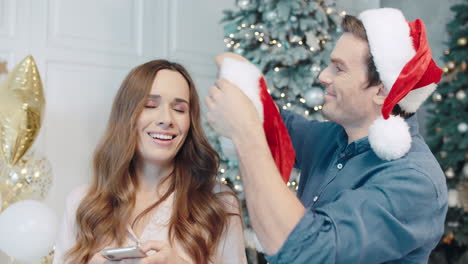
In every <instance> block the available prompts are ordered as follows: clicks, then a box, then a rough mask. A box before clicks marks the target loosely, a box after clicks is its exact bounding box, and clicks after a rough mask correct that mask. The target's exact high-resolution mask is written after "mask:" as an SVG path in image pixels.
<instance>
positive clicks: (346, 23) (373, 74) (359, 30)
mask: <svg viewBox="0 0 468 264" xmlns="http://www.w3.org/2000/svg"><path fill="white" fill-rule="evenodd" d="M341 27H342V29H343V32H347V33H351V34H353V35H354V36H355V37H357V38H360V39H362V40H365V41H366V42H367V43H369V40H368V39H367V34H366V28H365V27H364V25H363V24H362V21H361V20H359V19H358V18H357V17H355V16H351V15H346V16H345V17H344V18H343V21H342V22H341ZM367 80H368V87H370V86H374V85H377V84H380V83H381V82H382V81H381V80H380V76H379V72H378V71H377V67H376V66H375V63H374V58H373V56H372V54H371V52H370V49H369V55H368V57H367ZM392 114H393V115H400V116H401V117H404V118H408V117H410V116H412V115H413V113H406V112H405V111H403V110H402V109H401V107H400V106H399V105H398V104H396V105H395V106H394V107H393V109H392Z"/></svg>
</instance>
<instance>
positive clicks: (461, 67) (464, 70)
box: [460, 61, 466, 72]
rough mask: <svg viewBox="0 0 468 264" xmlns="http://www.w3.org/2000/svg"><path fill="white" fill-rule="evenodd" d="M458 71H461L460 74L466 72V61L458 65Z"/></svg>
mask: <svg viewBox="0 0 468 264" xmlns="http://www.w3.org/2000/svg"><path fill="white" fill-rule="evenodd" d="M460 69H461V70H462V72H466V61H462V63H461V64H460Z"/></svg>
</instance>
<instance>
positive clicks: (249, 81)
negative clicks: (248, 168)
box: [219, 58, 295, 182]
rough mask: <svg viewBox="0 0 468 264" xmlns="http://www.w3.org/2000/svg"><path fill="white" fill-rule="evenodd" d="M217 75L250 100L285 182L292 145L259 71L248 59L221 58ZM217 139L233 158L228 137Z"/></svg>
mask: <svg viewBox="0 0 468 264" xmlns="http://www.w3.org/2000/svg"><path fill="white" fill-rule="evenodd" d="M219 77H220V78H224V79H226V80H228V81H230V82H231V83H233V84H235V85H236V86H237V87H239V88H240V89H241V90H242V91H243V92H244V93H245V94H246V95H247V97H249V99H250V100H251V101H252V103H253V104H254V106H255V108H256V109H257V112H258V115H259V118H260V120H261V121H262V122H263V130H264V132H265V136H266V139H267V142H268V146H269V148H270V151H271V154H272V156H273V159H274V160H275V164H276V166H277V168H278V170H279V171H280V173H281V176H282V178H283V180H284V181H285V182H288V180H289V176H290V174H291V170H292V168H293V166H294V160H295V153H294V148H293V146H292V142H291V139H290V137H289V134H288V131H287V129H286V126H285V125H284V123H283V120H282V119H281V116H280V114H279V112H278V110H277V108H276V105H275V103H274V102H273V99H272V98H271V96H270V94H269V93H268V90H267V84H266V82H265V79H264V77H263V76H262V73H261V72H260V70H259V69H258V68H257V67H255V66H254V65H253V64H251V63H249V62H244V61H240V60H237V59H233V58H224V60H223V62H222V64H221V68H220V71H219ZM239 111H242V109H239ZM220 141H221V148H222V150H223V153H224V154H225V155H226V156H228V157H231V158H235V157H236V156H237V155H236V150H235V147H234V145H233V143H232V141H231V140H229V139H227V138H225V137H221V139H220Z"/></svg>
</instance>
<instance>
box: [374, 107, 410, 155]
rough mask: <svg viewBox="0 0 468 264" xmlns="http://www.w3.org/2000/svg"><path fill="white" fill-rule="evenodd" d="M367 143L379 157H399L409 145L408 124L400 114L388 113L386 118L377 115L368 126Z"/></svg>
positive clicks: (406, 151) (406, 150)
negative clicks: (388, 115)
mask: <svg viewBox="0 0 468 264" xmlns="http://www.w3.org/2000/svg"><path fill="white" fill-rule="evenodd" d="M369 143H370V145H371V148H372V150H373V151H374V152H375V154H376V155H377V156H378V157H379V158H381V159H383V160H395V159H399V158H401V157H403V156H404V155H405V154H406V153H408V151H409V149H410V147H411V135H410V132H409V126H408V124H407V123H406V122H405V120H404V119H403V118H402V117H400V116H393V115H390V117H389V118H388V119H387V120H385V119H383V117H379V118H378V119H377V120H375V121H374V122H373V123H372V125H371V126H370V127H369Z"/></svg>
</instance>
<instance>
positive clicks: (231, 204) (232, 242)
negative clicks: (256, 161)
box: [213, 185, 247, 264]
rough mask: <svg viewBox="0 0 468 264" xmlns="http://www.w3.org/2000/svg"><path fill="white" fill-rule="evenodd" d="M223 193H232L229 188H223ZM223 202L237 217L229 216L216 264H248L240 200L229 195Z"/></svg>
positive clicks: (225, 196)
mask: <svg viewBox="0 0 468 264" xmlns="http://www.w3.org/2000/svg"><path fill="white" fill-rule="evenodd" d="M221 189H222V191H223V192H232V191H231V190H230V189H229V188H228V187H226V186H224V185H223V186H222V187H221ZM223 200H224V202H225V205H226V208H227V210H228V212H229V213H233V214H236V215H232V216H229V221H228V224H227V227H226V230H225V231H224V233H223V236H222V237H221V240H220V242H219V245H218V249H217V253H216V259H215V260H214V261H213V263H216V264H218V263H219V264H242V263H245V264H247V257H246V255H245V243H244V231H243V224H242V215H241V212H240V210H239V202H238V200H237V199H236V198H235V197H234V196H232V195H229V194H226V195H224V197H223Z"/></svg>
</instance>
